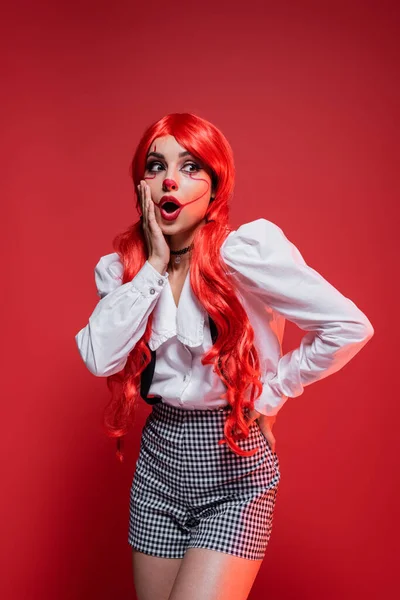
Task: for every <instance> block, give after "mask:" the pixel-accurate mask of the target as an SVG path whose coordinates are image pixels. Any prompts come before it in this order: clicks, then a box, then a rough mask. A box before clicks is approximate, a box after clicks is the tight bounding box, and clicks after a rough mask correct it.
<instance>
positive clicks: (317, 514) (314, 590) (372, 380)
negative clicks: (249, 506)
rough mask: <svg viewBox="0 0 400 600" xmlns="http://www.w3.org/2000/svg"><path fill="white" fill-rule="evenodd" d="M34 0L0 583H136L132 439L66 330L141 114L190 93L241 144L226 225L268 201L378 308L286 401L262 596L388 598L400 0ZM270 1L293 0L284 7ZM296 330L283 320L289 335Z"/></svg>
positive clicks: (13, 196)
mask: <svg viewBox="0 0 400 600" xmlns="http://www.w3.org/2000/svg"><path fill="white" fill-rule="evenodd" d="M142 4H143V5H142V6H135V5H134V3H132V2H127V1H126V0H123V1H119V2H117V3H115V4H114V3H111V2H87V1H83V2H82V1H81V2H79V3H78V2H75V3H74V2H65V1H60V2H57V3H50V2H49V3H48V4H46V3H45V2H40V3H28V2H21V1H20V2H18V1H17V2H16V3H14V4H13V7H12V8H11V7H9V8H8V10H7V11H6V12H7V14H6V15H4V16H5V18H4V19H3V22H2V35H1V39H2V47H3V50H4V54H3V56H4V58H5V60H4V61H3V68H2V72H3V83H4V85H3V86H2V104H3V113H2V141H3V148H2V161H1V164H2V176H1V180H2V187H3V192H2V212H3V215H2V216H3V218H2V219H1V221H2V234H1V240H0V241H1V248H2V254H3V259H2V283H3V286H2V294H1V300H2V306H3V310H2V315H3V320H2V333H3V336H2V338H3V358H2V366H3V369H4V370H3V377H2V392H3V394H2V425H3V427H2V435H1V443H2V446H3V448H2V452H1V456H2V467H3V468H2V490H3V492H2V494H1V504H2V506H1V515H2V517H3V519H4V521H3V525H2V534H1V539H2V557H1V558H2V567H1V568H2V569H3V570H4V572H3V575H2V577H1V584H0V585H1V586H2V588H3V590H0V591H1V592H2V597H3V598H7V599H11V600H22V599H26V598H29V599H31V600H33V599H36V598H37V599H39V598H40V600H45V599H47V598H49V599H50V598H51V599H54V598H57V600H64V599H65V600H67V599H71V598H74V599H85V600H87V599H88V598H96V599H101V598H104V599H109V598H117V597H119V598H131V597H133V596H134V592H133V582H132V574H131V562H130V561H131V556H130V549H129V546H128V544H127V524H128V497H129V487H130V484H131V480H132V476H133V471H134V465H135V461H136V458H137V453H138V449H139V439H140V431H141V427H142V425H143V422H144V419H145V417H146V415H147V414H148V408H149V407H148V406H147V405H145V404H144V403H142V406H141V409H140V413H139V421H138V424H137V428H135V430H134V431H132V432H131V434H130V436H129V437H128V442H127V444H126V453H127V456H126V461H125V463H123V465H121V464H120V463H118V462H117V460H116V458H115V444H114V442H112V441H111V440H109V439H108V438H105V437H104V436H103V433H102V430H101V418H102V411H103V409H104V406H105V404H106V402H107V401H108V398H109V396H108V390H107V388H106V381H105V379H101V378H95V377H93V376H92V375H91V374H90V373H89V371H87V370H86V368H85V366H84V365H83V363H82V362H81V359H80V357H79V355H78V351H77V348H76V346H75V340H74V336H75V334H76V333H77V332H78V330H79V329H81V328H82V327H83V326H84V325H85V324H86V322H87V319H88V317H89V315H90V313H91V312H92V310H93V309H94V306H95V304H96V302H97V300H98V298H97V295H96V290H95V285H94V277H93V269H94V266H95V264H96V263H97V261H98V259H99V257H100V256H101V255H103V254H107V253H109V252H112V251H113V249H112V247H111V240H112V238H113V237H114V235H115V234H116V233H117V232H119V231H121V230H122V229H125V227H126V226H127V225H128V224H129V223H131V222H132V221H133V220H136V218H137V215H136V213H135V210H134V203H133V187H132V183H131V181H130V179H129V174H128V168H129V162H130V159H131V156H132V154H133V151H134V149H135V147H136V144H137V142H138V139H139V136H140V135H141V133H142V131H143V130H144V128H145V127H146V126H147V125H149V124H150V123H151V122H153V121H154V120H156V119H158V118H159V117H161V116H162V115H164V114H167V113H169V112H185V111H190V112H195V113H196V114H198V115H199V116H202V117H204V118H206V119H208V120H210V121H212V122H213V123H214V124H215V125H217V126H218V127H219V128H220V129H221V130H222V131H223V132H224V134H225V135H226V136H227V138H228V140H229V141H230V143H231V144H232V147H233V150H234V153H235V158H236V166H237V183H236V191H235V198H234V201H233V203H232V225H233V226H235V227H237V226H239V225H240V224H241V223H244V222H248V221H251V220H253V219H256V218H259V217H264V218H267V219H269V220H272V221H274V222H276V223H277V224H278V225H279V226H280V227H282V228H283V230H284V231H285V233H286V234H287V236H288V237H289V238H290V239H291V240H292V241H294V242H295V243H296V245H297V246H298V247H299V248H300V250H301V252H302V254H303V256H304V257H305V259H306V260H307V262H308V263H309V264H311V266H313V267H314V268H315V269H317V270H318V271H320V272H321V273H322V274H323V275H324V276H325V277H326V278H327V279H328V280H329V281H330V282H331V283H332V284H333V285H335V286H336V287H337V288H338V289H339V290H340V291H341V292H342V293H344V294H345V295H347V296H348V297H350V298H351V299H352V300H353V301H354V302H355V303H356V304H357V305H358V306H359V307H360V308H361V309H362V310H363V311H364V312H365V313H366V314H367V316H368V317H369V318H370V320H371V322H372V324H373V326H374V328H375V336H374V338H373V339H372V340H371V342H370V343H369V344H368V345H367V346H366V347H365V348H364V349H363V350H362V351H361V353H360V354H359V355H357V356H356V357H355V358H354V359H353V361H351V362H350V363H349V364H348V365H346V367H345V368H343V369H342V370H341V371H340V372H338V373H337V374H335V375H334V376H332V377H329V378H327V379H325V380H323V381H321V382H318V383H316V384H314V385H312V386H309V387H307V388H306V390H305V392H304V394H303V395H302V396H301V397H299V398H295V399H291V400H289V401H288V402H287V404H286V405H285V407H284V408H283V409H282V411H281V413H280V414H279V415H278V419H277V422H276V426H275V428H274V433H275V435H276V438H277V448H276V449H277V452H278V453H279V456H280V461H281V466H282V479H281V485H280V492H279V497H278V502H277V508H276V513H275V520H274V527H273V533H272V537H271V541H270V545H269V547H268V551H267V555H266V558H265V560H264V563H263V565H262V568H261V570H260V573H259V576H258V578H257V580H256V583H255V584H254V587H253V589H252V592H251V598H253V599H254V600H256V599H261V598H267V597H268V598H269V600H273V599H278V598H279V600H285V599H292V598H294V597H296V599H297V600H302V599H307V600H314V599H318V600H320V599H321V598H323V599H324V600H331V599H332V600H333V599H335V600H336V599H340V600H345V599H346V600H347V599H352V600H353V599H354V598H358V597H362V598H363V599H364V600H367V599H370V598H371V599H375V598H383V597H388V598H389V597H390V598H392V597H394V595H393V592H394V585H395V583H394V575H395V566H396V565H395V553H396V552H397V548H398V545H397V540H398V499H397V497H396V492H397V490H398V485H399V478H398V462H397V456H398V451H399V446H398V430H399V425H398V418H399V408H398V406H399V402H398V388H397V385H398V372H399V369H398V365H397V337H396V333H395V332H396V326H397V323H396V322H395V318H394V317H395V315H396V312H397V310H396V309H397V301H398V295H397V276H398V260H397V259H398V241H397V238H398V219H397V217H398V210H397V205H398V198H399V196H398V191H399V185H398V158H399V153H398V101H399V82H398V68H399V65H398V21H399V19H398V17H399V14H398V10H397V8H396V3H394V2H393V3H390V2H382V1H380V2H360V1H352V2H332V3H331V2H324V3H320V2H312V1H309V2H303V1H298V2H295V1H293V2H280V3H275V2H254V3H250V4H248V3H246V5H245V6H242V5H240V4H239V5H238V6H236V7H235V6H233V5H232V3H230V2H202V3H200V4H198V3H197V4H196V3H188V4H186V3H172V4H171V3H169V4H167V3H161V2H158V0H156V1H152V2H151V4H150V5H146V3H142ZM277 4H278V5H279V7H277ZM301 335H302V332H301V331H300V330H298V329H297V328H296V327H295V326H294V325H292V324H290V323H288V324H287V330H286V337H285V343H284V351H288V350H289V349H291V348H292V347H294V345H296V344H297V343H298V342H299V341H300V337H301Z"/></svg>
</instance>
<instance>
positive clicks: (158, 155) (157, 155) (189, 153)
mask: <svg viewBox="0 0 400 600" xmlns="http://www.w3.org/2000/svg"><path fill="white" fill-rule="evenodd" d="M149 156H156V157H157V158H165V156H164V154H161V153H160V152H149V154H148V155H147V158H149ZM178 156H179V158H182V156H193V154H191V152H188V151H187V150H185V151H184V152H179V155H178ZM193 158H194V156H193Z"/></svg>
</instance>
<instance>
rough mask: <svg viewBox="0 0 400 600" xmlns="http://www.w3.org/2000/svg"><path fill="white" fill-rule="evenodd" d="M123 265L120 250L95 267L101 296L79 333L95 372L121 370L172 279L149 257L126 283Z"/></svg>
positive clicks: (102, 374)
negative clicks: (159, 270)
mask: <svg viewBox="0 0 400 600" xmlns="http://www.w3.org/2000/svg"><path fill="white" fill-rule="evenodd" d="M122 275H123V266H122V263H121V262H120V260H119V256H118V254H117V253H116V252H113V253H111V254H107V255H105V256H102V257H101V258H100V260H99V262H98V263H97V265H96V267H95V269H94V278H95V283H96V287H97V295H98V296H99V298H100V300H99V301H98V303H97V305H96V306H95V308H94V310H93V312H92V314H91V315H90V317H89V320H88V323H87V325H86V326H85V327H83V328H82V329H81V330H80V331H79V332H78V333H77V334H76V336H75V341H76V344H77V347H78V350H79V353H80V356H81V358H82V360H83V362H84V363H85V365H86V366H87V368H88V369H89V371H90V372H91V373H92V374H93V375H97V376H98V377H108V376H109V375H113V374H114V373H118V372H119V371H121V370H122V369H123V368H124V366H125V364H126V361H127V358H128V355H129V353H130V352H131V350H132V349H133V348H134V346H135V344H136V343H137V342H138V341H139V339H140V338H141V337H142V335H143V334H144V332H145V329H146V324H147V319H148V317H149V315H150V313H151V311H152V310H153V309H154V307H155V305H156V303H157V300H158V298H159V296H160V293H161V291H162V289H163V286H164V285H165V283H166V281H167V279H168V275H169V274H168V272H166V273H165V274H164V275H161V274H160V273H159V272H158V271H157V269H155V268H154V267H153V266H152V265H151V264H150V263H149V262H148V261H146V262H145V263H144V265H143V267H142V268H141V269H140V270H139V271H138V273H137V274H136V275H135V277H134V278H133V279H132V281H129V282H127V283H124V284H122Z"/></svg>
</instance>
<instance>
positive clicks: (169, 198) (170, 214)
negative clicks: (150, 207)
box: [158, 196, 183, 221]
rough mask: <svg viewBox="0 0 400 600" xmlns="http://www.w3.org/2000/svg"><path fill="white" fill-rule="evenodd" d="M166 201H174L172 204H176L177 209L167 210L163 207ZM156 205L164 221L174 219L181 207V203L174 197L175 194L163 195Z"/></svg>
mask: <svg viewBox="0 0 400 600" xmlns="http://www.w3.org/2000/svg"><path fill="white" fill-rule="evenodd" d="M167 202H174V204H176V205H177V209H176V210H174V211H173V212H167V211H166V210H165V208H164V205H165V204H166V203H167ZM158 207H159V209H160V213H161V216H162V218H163V219H164V220H165V221H175V219H176V218H177V217H178V216H179V214H180V212H181V210H182V208H183V204H181V203H180V202H179V200H177V198H175V196H163V197H162V198H161V200H160V202H159V204H158Z"/></svg>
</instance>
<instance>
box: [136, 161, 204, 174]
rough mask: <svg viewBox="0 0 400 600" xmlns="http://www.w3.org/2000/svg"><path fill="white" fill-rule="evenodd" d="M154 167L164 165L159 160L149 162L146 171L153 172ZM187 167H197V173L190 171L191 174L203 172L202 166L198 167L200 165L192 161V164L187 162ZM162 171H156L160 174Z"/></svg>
mask: <svg viewBox="0 0 400 600" xmlns="http://www.w3.org/2000/svg"><path fill="white" fill-rule="evenodd" d="M154 165H161V166H162V167H163V164H162V163H161V162H160V161H158V160H153V161H151V162H149V163H148V164H147V166H146V169H147V170H148V171H151V170H152V167H153V166H154ZM186 165H193V166H194V167H196V170H195V171H190V173H196V171H200V170H201V167H200V165H198V164H197V163H195V162H192V161H190V162H189V161H188V162H186V163H185V165H184V166H186ZM160 171H161V169H160V170H157V171H156V173H160Z"/></svg>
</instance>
